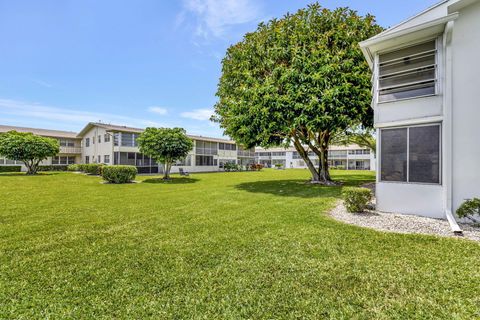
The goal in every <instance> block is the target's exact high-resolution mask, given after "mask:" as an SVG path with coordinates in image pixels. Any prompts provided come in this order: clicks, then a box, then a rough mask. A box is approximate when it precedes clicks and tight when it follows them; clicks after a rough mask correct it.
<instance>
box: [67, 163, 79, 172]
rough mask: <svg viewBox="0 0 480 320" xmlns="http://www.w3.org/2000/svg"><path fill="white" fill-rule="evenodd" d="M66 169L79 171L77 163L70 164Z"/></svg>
mask: <svg viewBox="0 0 480 320" xmlns="http://www.w3.org/2000/svg"><path fill="white" fill-rule="evenodd" d="M67 170H68V171H81V170H80V165H79V164H71V165H69V166H68V167H67Z"/></svg>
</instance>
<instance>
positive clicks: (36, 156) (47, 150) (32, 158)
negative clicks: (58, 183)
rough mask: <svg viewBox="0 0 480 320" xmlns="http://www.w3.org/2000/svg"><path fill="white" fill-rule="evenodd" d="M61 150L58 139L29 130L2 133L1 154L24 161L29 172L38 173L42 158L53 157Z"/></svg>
mask: <svg viewBox="0 0 480 320" xmlns="http://www.w3.org/2000/svg"><path fill="white" fill-rule="evenodd" d="M59 151H60V145H59V143H58V141H57V140H55V139H51V138H46V137H41V136H37V135H34V134H32V133H29V132H17V131H9V132H6V133H2V134H0V155H2V156H4V157H5V158H7V159H11V160H17V161H22V162H23V163H24V164H25V166H26V167H27V174H36V173H37V171H38V166H39V164H40V162H41V161H42V160H45V159H47V158H48V157H53V156H55V155H57V154H58V152H59Z"/></svg>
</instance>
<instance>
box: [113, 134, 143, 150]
mask: <svg viewBox="0 0 480 320" xmlns="http://www.w3.org/2000/svg"><path fill="white" fill-rule="evenodd" d="M121 136H122V138H121V145H122V147H137V146H138V143H137V138H138V136H139V134H137V133H129V132H127V133H126V132H122V133H121ZM115 139H116V137H114V141H115Z"/></svg>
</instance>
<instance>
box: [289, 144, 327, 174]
mask: <svg viewBox="0 0 480 320" xmlns="http://www.w3.org/2000/svg"><path fill="white" fill-rule="evenodd" d="M293 145H294V146H295V149H296V150H297V152H298V154H299V155H300V156H301V157H302V159H303V161H305V163H306V164H307V167H308V170H310V173H311V174H312V183H320V182H321V180H320V175H319V173H318V171H317V169H316V168H315V166H314V165H313V163H312V161H311V160H310V158H309V157H308V152H306V151H305V149H304V148H303V146H302V144H301V143H300V141H299V140H298V138H297V137H294V140H293Z"/></svg>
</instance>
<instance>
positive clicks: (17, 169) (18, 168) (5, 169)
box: [0, 166, 22, 172]
mask: <svg viewBox="0 0 480 320" xmlns="http://www.w3.org/2000/svg"><path fill="white" fill-rule="evenodd" d="M20 171H22V166H0V172H20Z"/></svg>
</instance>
